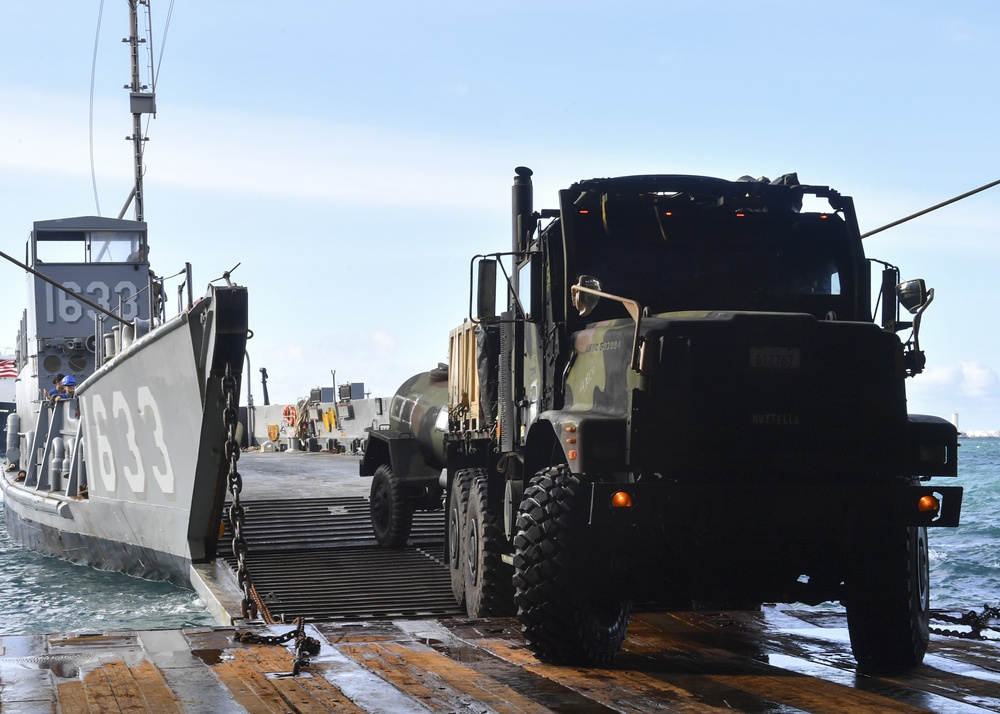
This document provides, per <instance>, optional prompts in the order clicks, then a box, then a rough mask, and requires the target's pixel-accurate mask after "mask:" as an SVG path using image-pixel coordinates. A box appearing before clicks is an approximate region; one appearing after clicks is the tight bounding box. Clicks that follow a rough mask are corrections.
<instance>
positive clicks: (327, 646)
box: [0, 452, 1000, 714]
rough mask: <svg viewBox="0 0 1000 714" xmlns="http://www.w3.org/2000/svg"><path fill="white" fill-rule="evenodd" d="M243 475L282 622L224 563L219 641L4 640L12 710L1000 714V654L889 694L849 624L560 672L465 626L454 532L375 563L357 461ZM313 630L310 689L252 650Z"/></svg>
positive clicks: (0, 697) (434, 522)
mask: <svg viewBox="0 0 1000 714" xmlns="http://www.w3.org/2000/svg"><path fill="white" fill-rule="evenodd" d="M240 470H241V473H242V474H243V480H244V490H243V492H242V493H241V501H242V502H243V503H244V505H246V506H247V516H246V524H245V525H246V532H247V534H248V535H247V540H248V543H249V553H250V556H249V558H248V562H249V568H250V572H251V576H252V578H253V580H254V583H255V586H256V587H257V590H258V592H259V593H261V595H262V597H264V600H265V602H267V604H268V609H269V611H270V613H271V614H272V615H273V616H274V617H275V618H276V619H278V620H279V622H278V623H277V624H265V623H264V622H261V621H253V622H244V621H240V620H239V619H238V615H239V595H238V592H237V590H236V587H235V582H236V580H235V576H234V574H233V572H232V565H231V559H227V558H225V557H223V558H220V559H219V561H218V562H217V563H214V564H202V565H198V566H196V573H197V581H198V583H197V588H196V589H197V590H198V592H199V594H201V596H202V599H203V600H205V602H206V604H207V605H208V607H209V609H210V610H212V612H213V614H215V615H216V617H217V619H218V620H219V621H220V623H221V624H219V625H218V626H213V627H195V628H189V629H183V630H153V631H136V632H94V633H73V634H49V635H6V636H0V702H2V703H0V711H2V712H5V713H7V712H9V713H14V712H31V713H32V714H34V713H36V712H157V713H160V712H212V713H213V714H216V713H219V714H221V713H228V712H235V713H239V712H380V713H385V714H397V713H400V712H477V713H484V714H485V713H487V712H498V713H500V714H506V713H508V712H556V713H558V714H570V713H572V714H577V713H581V714H590V713H593V714H597V713H598V712H664V711H673V712H719V711H743V712H796V711H807V712H831V713H832V712H926V711H932V712H1000V640H997V639H993V640H972V639H965V638H961V637H952V636H944V635H932V639H931V644H930V649H929V652H928V655H927V657H926V659H925V662H924V664H923V665H921V666H920V667H918V668H916V669H915V670H913V671H912V672H909V673H907V674H905V675H898V676H893V677H878V676H871V675H866V674H861V673H859V672H857V671H856V668H855V663H854V659H853V657H852V655H851V650H850V643H849V640H848V634H847V624H846V619H845V617H844V613H843V610H842V609H819V608H802V607H796V606H794V605H777V606H775V605H765V606H764V607H763V608H762V609H761V611H760V612H728V611H726V612H664V611H656V610H643V611H639V612H635V613H633V616H632V621H631V624H630V627H629V633H628V637H627V639H626V641H625V644H624V647H623V649H622V652H621V653H620V654H619V656H618V658H617V659H616V661H615V663H614V664H613V665H612V666H610V667H592V668H591V667H564V666H552V665H548V664H545V663H542V662H539V661H538V660H537V659H536V658H535V657H534V656H533V655H532V654H531V652H530V650H529V649H528V648H527V646H526V643H525V641H524V639H523V638H522V637H521V635H520V631H519V627H518V624H517V621H516V619H513V618H493V619H487V620H470V619H468V618H466V617H465V616H464V614H463V613H461V612H459V611H458V609H457V608H456V606H455V604H454V602H453V601H452V600H451V597H450V584H449V578H448V571H447V568H446V567H445V564H444V561H443V549H442V543H441V532H442V528H443V525H442V516H441V514H433V513H431V514H418V517H417V519H416V520H415V525H414V536H413V538H412V539H411V544H410V545H409V546H408V547H407V548H406V549H405V550H403V551H385V550H384V549H380V548H378V546H376V545H375V544H374V540H373V538H372V537H371V534H370V527H369V526H368V522H367V501H366V496H367V492H368V485H369V483H370V479H366V478H360V477H359V476H358V475H357V459H356V458H352V457H346V456H336V455H330V454H309V453H301V452H299V453H295V454H258V453H246V454H244V455H243V457H242V458H241V461H240ZM299 616H303V617H304V618H305V625H304V634H305V635H306V636H308V637H311V638H313V639H314V640H315V642H316V643H317V649H316V653H315V654H313V655H311V656H310V657H309V658H308V663H307V664H304V665H303V666H301V667H300V668H298V672H297V674H293V671H294V670H295V669H296V665H295V663H294V659H295V648H294V640H292V641H289V642H285V643H283V644H255V643H254V642H253V641H252V640H253V639H255V638H253V637H250V638H247V637H246V636H245V635H246V634H247V633H251V634H252V635H257V636H258V637H257V638H256V639H260V637H279V636H288V635H290V634H294V631H295V630H296V628H295V626H294V625H293V624H292V621H293V620H294V619H295V618H296V617H299ZM234 618H237V619H235V620H234ZM282 618H283V619H284V620H285V623H281V622H280V620H281V619H282ZM237 635H239V637H237Z"/></svg>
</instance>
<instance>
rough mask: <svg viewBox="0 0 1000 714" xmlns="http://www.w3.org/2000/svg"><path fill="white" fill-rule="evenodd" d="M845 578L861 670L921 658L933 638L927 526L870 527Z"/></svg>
mask: <svg viewBox="0 0 1000 714" xmlns="http://www.w3.org/2000/svg"><path fill="white" fill-rule="evenodd" d="M858 543H859V545H858V548H859V549H863V551H862V552H856V553H854V557H855V558H856V559H857V561H858V562H856V563H855V564H853V565H852V566H851V571H850V574H849V576H848V578H847V582H846V596H847V601H846V602H845V603H844V604H845V605H846V607H847V627H848V630H849V632H850V635H851V649H853V650H854V658H855V659H856V660H857V661H858V667H859V668H860V669H862V670H871V671H878V672H883V673H894V672H901V671H903V670H907V669H910V668H911V667H915V666H916V665H918V664H920V663H921V662H923V660H924V654H925V653H926V652H927V643H928V641H929V640H930V623H929V617H930V566H929V562H928V549H927V529H926V528H925V527H915V526H910V527H907V526H897V527H893V528H888V529H880V530H877V531H866V532H864V534H863V535H862V536H861V537H860V539H859V541H858Z"/></svg>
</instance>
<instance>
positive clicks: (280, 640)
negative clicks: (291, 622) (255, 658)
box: [233, 617, 320, 677]
mask: <svg viewBox="0 0 1000 714" xmlns="http://www.w3.org/2000/svg"><path fill="white" fill-rule="evenodd" d="M295 625H296V627H295V629H294V630H290V631H289V632H286V633H285V634H283V635H259V634H257V633H256V632H237V633H236V634H235V635H233V638H234V639H235V640H236V641H237V642H246V643H247V644H252V645H283V644H285V643H286V642H288V641H290V640H292V639H293V638H294V639H295V659H294V660H292V676H293V677H294V676H296V675H297V674H298V673H299V670H301V669H302V667H308V666H309V658H310V657H313V656H315V655H318V654H319V652H320V643H319V640H317V639H316V638H315V637H309V636H308V635H306V629H305V628H306V624H305V618H302V617H297V618H295Z"/></svg>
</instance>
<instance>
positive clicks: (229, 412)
mask: <svg viewBox="0 0 1000 714" xmlns="http://www.w3.org/2000/svg"><path fill="white" fill-rule="evenodd" d="M236 386H237V384H236V378H235V377H233V374H232V365H230V364H228V363H227V364H226V374H225V376H224V377H223V379H222V391H223V394H224V396H225V400H226V406H225V409H224V410H223V414H222V418H223V422H224V424H225V427H226V443H225V456H226V463H227V464H228V466H229V476H228V481H229V492H230V494H232V501H231V503H230V505H229V523H230V525H231V526H232V528H233V556H235V558H236V580H237V583H238V584H239V588H240V591H241V592H242V594H243V599H242V602H241V603H240V610H241V614H242V616H243V619H245V620H255V619H257V615H258V613H259V614H261V615H262V616H263V618H264V622H266V623H267V624H268V625H275V624H278V621H277V620H275V619H274V617H273V616H272V615H271V611H270V610H269V609H268V607H267V604H266V603H265V602H264V601H263V599H262V598H261V597H260V594H259V593H258V592H257V588H255V587H254V584H253V578H251V577H250V570H249V568H248V567H247V551H248V548H247V542H246V538H245V537H244V536H243V525H244V519H245V516H246V509H244V508H243V504H242V503H240V492H241V491H242V490H243V477H242V476H241V475H240V472H239V470H238V469H237V464H238V463H239V459H240V445H239V441H237V439H236V425H237V423H238V421H239V410H238V408H237V407H238V403H239V402H238V397H237V393H236ZM295 624H296V628H295V629H294V630H291V631H290V632H287V633H285V634H284V635H259V634H257V633H255V632H236V633H235V634H234V635H233V639H235V640H236V641H237V642H246V643H248V644H267V645H282V644H284V643H286V642H288V641H289V640H291V639H292V638H294V639H295V659H294V660H293V661H292V676H293V677H294V676H296V675H298V673H299V670H300V669H301V668H302V667H305V666H308V665H309V658H310V657H311V656H313V655H317V654H319V651H320V643H319V641H318V640H317V639H316V638H314V637H309V636H307V635H306V633H305V619H304V618H302V617H298V618H296V620H295Z"/></svg>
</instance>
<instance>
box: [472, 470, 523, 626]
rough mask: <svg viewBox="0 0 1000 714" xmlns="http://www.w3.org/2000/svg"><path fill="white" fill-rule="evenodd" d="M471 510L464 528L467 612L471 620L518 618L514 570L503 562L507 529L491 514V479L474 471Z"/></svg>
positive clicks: (482, 473)
mask: <svg viewBox="0 0 1000 714" xmlns="http://www.w3.org/2000/svg"><path fill="white" fill-rule="evenodd" d="M472 474H474V478H473V480H472V485H471V489H470V491H469V496H468V498H469V506H468V510H467V511H466V518H465V521H464V523H463V524H462V527H463V529H464V532H465V538H464V539H463V541H462V543H463V545H462V549H463V551H464V555H465V569H464V578H465V611H466V612H467V613H468V614H469V617H494V616H500V615H513V614H514V579H513V578H514V569H513V568H512V567H511V566H510V565H508V564H507V563H505V562H503V558H502V557H501V555H502V552H503V542H504V535H503V526H502V525H501V519H500V517H499V516H493V515H490V513H489V511H488V510H487V507H486V504H487V500H486V497H487V483H488V481H487V478H486V472H485V471H483V470H482V469H475V470H473V471H472Z"/></svg>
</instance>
